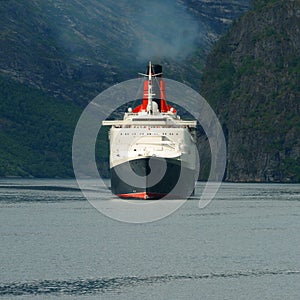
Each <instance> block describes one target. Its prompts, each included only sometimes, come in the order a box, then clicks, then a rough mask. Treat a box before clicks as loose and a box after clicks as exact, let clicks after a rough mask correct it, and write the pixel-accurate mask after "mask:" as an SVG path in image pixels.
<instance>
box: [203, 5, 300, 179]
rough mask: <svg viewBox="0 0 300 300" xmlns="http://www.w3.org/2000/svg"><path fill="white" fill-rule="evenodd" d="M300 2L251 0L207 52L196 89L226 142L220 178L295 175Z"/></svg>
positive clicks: (299, 151)
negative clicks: (218, 121)
mask: <svg viewBox="0 0 300 300" xmlns="http://www.w3.org/2000/svg"><path fill="white" fill-rule="evenodd" d="M299 33H300V1H299V0H294V1H293V0H284V1H283V0H273V1H271V0H269V1H267V0H265V1H255V3H254V10H253V11H251V12H249V13H247V14H246V15H245V16H244V17H242V18H241V19H240V20H239V21H238V22H236V24H235V25H234V26H233V28H232V29H231V30H230V32H229V33H228V34H227V35H226V36H225V37H224V38H222V39H221V40H220V41H219V42H218V43H217V45H216V47H215V48H214V50H213V52H212V53H211V55H210V56H209V58H208V61H207V65H206V69H205V71H204V77H203V84H202V94H203V95H204V96H205V97H206V98H207V99H209V101H210V102H211V104H212V106H213V107H214V108H215V109H216V111H217V113H218V115H219V117H220V119H221V121H222V123H223V126H224V129H225V133H226V135H227V143H228V166H227V175H226V179H227V180H230V181H256V182H260V181H269V182H279V181H283V182H299V181H300V118H299V113H300V90H299V88H300V82H299V78H300V74H299V73H300V34H299Z"/></svg>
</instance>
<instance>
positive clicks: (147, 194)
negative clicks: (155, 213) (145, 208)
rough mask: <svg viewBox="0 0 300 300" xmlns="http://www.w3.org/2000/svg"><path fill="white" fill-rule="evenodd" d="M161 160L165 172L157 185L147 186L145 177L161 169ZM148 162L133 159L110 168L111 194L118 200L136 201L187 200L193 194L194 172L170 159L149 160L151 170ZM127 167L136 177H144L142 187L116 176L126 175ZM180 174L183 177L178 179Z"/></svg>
mask: <svg viewBox="0 0 300 300" xmlns="http://www.w3.org/2000/svg"><path fill="white" fill-rule="evenodd" d="M162 160H165V161H166V172H165V174H164V176H163V177H162V179H161V180H160V181H159V182H158V183H156V184H154V185H153V186H149V185H150V184H149V182H148V178H149V177H148V178H147V175H149V174H150V172H151V171H153V172H155V169H156V167H157V168H159V167H161V165H162V164H163V161H162ZM149 161H150V158H141V159H135V160H131V161H129V164H128V162H127V163H123V164H120V165H117V166H115V167H114V168H111V190H112V193H114V194H115V195H117V196H118V197H120V198H138V199H160V198H163V197H167V198H187V197H189V196H190V195H191V194H192V193H193V190H194V187H195V181H196V174H195V170H192V169H189V168H186V167H184V166H181V162H180V161H178V160H176V159H170V158H167V159H163V158H151V167H152V170H151V168H150V166H149ZM129 166H130V167H131V169H132V170H133V171H134V172H135V173H136V174H137V175H139V176H143V177H145V180H144V182H143V184H142V187H141V186H139V187H136V186H133V185H130V184H128V183H126V182H124V181H123V180H122V179H120V177H119V176H118V174H120V173H121V174H126V170H127V173H128V168H129ZM181 172H182V174H183V176H181V178H180V174H181ZM126 179H127V178H126ZM179 180H180V182H179ZM176 185H177V186H176ZM175 186H176V188H175V193H174V187H175Z"/></svg>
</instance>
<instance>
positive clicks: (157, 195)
mask: <svg viewBox="0 0 300 300" xmlns="http://www.w3.org/2000/svg"><path fill="white" fill-rule="evenodd" d="M166 195H167V194H160V193H151V192H139V193H129V194H117V196H118V197H120V198H126V199H144V200H147V199H158V198H162V197H164V196H166Z"/></svg>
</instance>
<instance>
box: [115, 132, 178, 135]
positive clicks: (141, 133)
mask: <svg viewBox="0 0 300 300" xmlns="http://www.w3.org/2000/svg"><path fill="white" fill-rule="evenodd" d="M120 135H156V136H158V135H178V132H176V133H173V132H169V133H165V132H164V133H161V134H158V133H151V132H148V133H143V132H140V133H139V134H138V133H136V132H134V133H131V134H129V133H124V134H123V133H120Z"/></svg>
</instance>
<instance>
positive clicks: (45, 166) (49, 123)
mask: <svg viewBox="0 0 300 300" xmlns="http://www.w3.org/2000/svg"><path fill="white" fill-rule="evenodd" d="M80 111H81V110H80V108H79V107H78V106H76V105H74V104H73V103H71V102H70V103H68V102H65V101H61V100H59V99H56V98H53V97H50V96H47V95H46V94H45V93H44V92H42V91H40V90H38V89H35V88H31V87H28V86H26V85H24V84H21V83H18V82H14V81H11V80H7V79H5V78H2V77H0V112H1V113H0V141H1V143H0V176H11V175H13V176H34V177H55V176H57V177H71V176H73V170H72V153H71V152H72V137H73V131H74V129H75V125H76V123H77V119H78V117H79V115H80Z"/></svg>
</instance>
